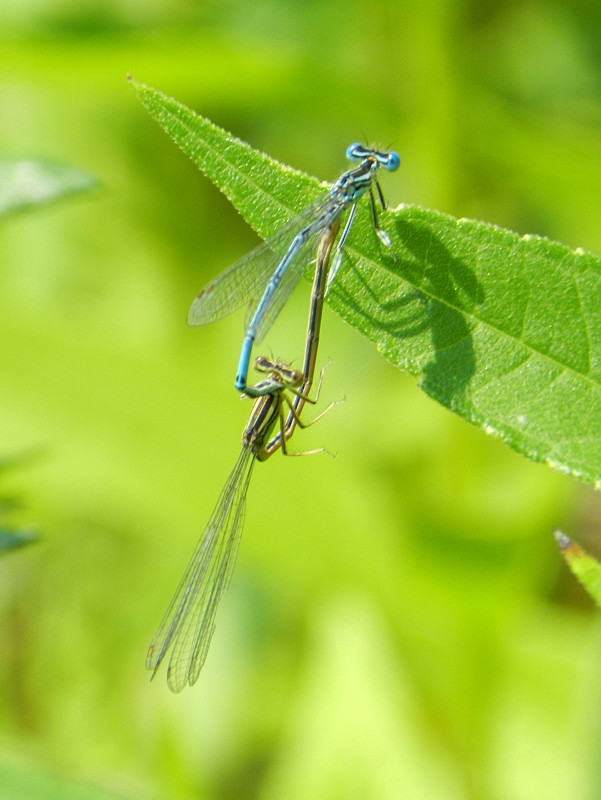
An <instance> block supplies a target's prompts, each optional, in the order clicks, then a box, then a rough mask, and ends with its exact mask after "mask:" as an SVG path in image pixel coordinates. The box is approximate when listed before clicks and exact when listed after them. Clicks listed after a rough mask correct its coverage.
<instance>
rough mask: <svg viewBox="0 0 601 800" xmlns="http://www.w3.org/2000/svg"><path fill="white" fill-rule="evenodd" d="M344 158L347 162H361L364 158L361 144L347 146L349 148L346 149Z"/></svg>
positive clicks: (363, 149)
mask: <svg viewBox="0 0 601 800" xmlns="http://www.w3.org/2000/svg"><path fill="white" fill-rule="evenodd" d="M346 157H347V158H348V160H349V161H361V160H362V159H363V158H365V148H364V147H363V145H362V144H361V142H355V143H354V144H349V146H348V147H347V148H346Z"/></svg>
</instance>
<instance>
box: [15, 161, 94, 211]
mask: <svg viewBox="0 0 601 800" xmlns="http://www.w3.org/2000/svg"><path fill="white" fill-rule="evenodd" d="M95 185H96V182H95V180H94V178H92V176H91V175H88V174H87V173H85V172H82V171H81V170H78V169H74V168H73V167H67V166H64V165H63V164H53V163H52V162H48V161H36V160H35V159H24V158H7V157H1V156H0V217H3V216H6V215H7V214H10V213H11V212H15V211H25V210H31V209H33V208H35V207H36V206H40V205H46V204H47V203H52V202H54V201H56V200H60V199H61V198H64V197H69V196H70V195H72V194H77V193H79V192H86V191H89V190H90V189H92V188H94V187H95Z"/></svg>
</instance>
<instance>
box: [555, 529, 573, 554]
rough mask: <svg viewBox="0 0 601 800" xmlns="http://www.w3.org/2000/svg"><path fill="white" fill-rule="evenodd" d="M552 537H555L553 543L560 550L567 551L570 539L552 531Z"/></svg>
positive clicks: (560, 532) (558, 531)
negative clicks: (555, 543)
mask: <svg viewBox="0 0 601 800" xmlns="http://www.w3.org/2000/svg"><path fill="white" fill-rule="evenodd" d="M553 536H554V537H555V541H556V542H557V544H558V545H559V549H560V550H567V548H568V547H569V546H570V545H571V544H572V540H571V539H570V537H569V536H566V535H565V533H563V532H562V531H560V530H554V531H553Z"/></svg>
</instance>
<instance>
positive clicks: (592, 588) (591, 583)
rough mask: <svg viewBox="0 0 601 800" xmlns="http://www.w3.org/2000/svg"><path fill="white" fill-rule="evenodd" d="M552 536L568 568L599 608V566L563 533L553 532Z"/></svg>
mask: <svg viewBox="0 0 601 800" xmlns="http://www.w3.org/2000/svg"><path fill="white" fill-rule="evenodd" d="M554 535H555V539H556V541H557V544H558V545H559V549H560V551H561V554H562V556H563V557H564V558H565V560H566V563H567V565H568V567H569V568H570V570H571V571H572V572H573V573H574V575H575V576H576V578H578V580H579V581H580V583H581V584H582V585H583V586H584V588H585V589H586V591H587V592H588V593H589V594H590V596H591V597H592V598H593V600H594V601H595V603H596V604H597V605H598V606H600V607H601V564H600V563H599V562H598V561H597V559H596V558H593V557H592V556H591V555H590V554H589V553H587V552H586V550H584V549H583V548H582V547H580V545H579V544H576V542H574V541H572V540H571V539H570V538H569V536H566V535H565V533H562V532H561V531H555V534H554Z"/></svg>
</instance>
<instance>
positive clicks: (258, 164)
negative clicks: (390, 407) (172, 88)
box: [131, 80, 601, 483]
mask: <svg viewBox="0 0 601 800" xmlns="http://www.w3.org/2000/svg"><path fill="white" fill-rule="evenodd" d="M131 83H132V86H133V87H134V89H135V91H136V92H137V94H138V97H139V98H140V100H141V101H142V103H143V104H144V106H145V107H146V109H147V110H148V111H149V113H150V114H151V116H153V117H154V118H155V119H156V120H157V121H158V122H159V123H160V125H162V127H163V128H164V129H165V131H166V132H167V133H168V134H169V135H170V136H171V137H172V139H173V140H174V141H175V142H176V143H177V144H178V145H179V146H180V147H181V148H182V150H184V152H185V153H186V154H187V155H188V156H189V157H190V158H191V159H192V160H193V161H194V163H195V164H197V166H198V167H199V168H200V169H201V170H202V171H203V172H204V173H205V174H206V175H207V176H208V177H209V178H210V179H211V180H212V181H213V182H214V183H215V184H216V185H217V186H218V187H219V188H220V189H221V190H222V191H223V192H224V193H225V194H226V196H227V197H228V198H229V199H230V200H231V202H232V203H233V204H234V206H235V207H236V208H237V209H238V211H239V212H240V213H241V214H242V215H243V216H244V218H245V219H246V220H247V221H248V222H249V224H250V225H251V226H252V227H253V228H254V229H255V230H256V231H257V232H258V233H259V234H260V235H261V236H262V237H264V238H266V237H268V236H271V235H272V234H273V233H275V231H276V230H277V229H278V227H280V226H281V225H282V224H283V223H284V222H285V221H286V220H287V219H289V218H290V217H291V216H292V215H294V214H296V213H298V212H299V211H300V210H302V208H303V207H304V206H305V205H306V204H307V203H309V202H310V201H312V200H314V199H315V198H316V197H318V196H319V195H320V193H322V192H323V191H324V189H323V186H324V185H323V184H320V183H319V182H318V181H317V180H316V179H315V178H311V177H309V176H307V175H304V174H302V173H300V172H297V171H296V170H293V169H291V168H290V167H286V166H284V165H282V164H279V163H278V162H277V161H274V160H273V159H271V158H269V157H268V156H266V155H264V154H263V153H260V152H258V151H256V150H253V149H252V148H251V147H250V146H249V145H247V144H245V143H244V142H242V141H240V140H239V139H236V138H235V137H233V136H232V135H231V134H229V133H227V131H224V130H223V129H221V128H218V127H217V126H215V125H214V124H213V123H211V122H210V121H208V120H206V119H204V118H202V117H199V116H198V115H196V114H195V113H194V112H192V111H191V110H190V109H188V108H186V107H185V106H183V105H181V104H180V103H178V102H177V101H175V100H173V99H171V98H169V97H166V96H165V95H163V94H161V93H160V92H157V91H156V90H154V89H151V88H150V87H148V86H145V85H144V84H140V83H138V82H136V81H134V80H132V81H131ZM359 205H360V208H359V209H358V213H357V219H356V221H355V224H354V225H353V228H352V231H351V234H350V236H349V238H348V242H347V245H346V246H345V258H344V260H343V265H342V268H341V270H340V273H339V275H338V277H337V278H336V280H335V282H334V285H333V287H332V291H331V293H330V297H329V303H330V305H331V307H332V308H333V309H334V310H335V311H336V312H337V313H338V314H339V315H340V316H341V317H343V319H345V320H346V321H347V322H348V323H349V324H351V325H352V326H353V327H355V328H356V329H357V330H359V331H361V332H362V333H363V334H364V335H365V336H367V337H368V338H369V339H371V340H372V341H373V342H375V344H376V345H377V348H378V350H379V351H380V352H381V353H382V355H384V357H385V358H386V359H388V361H390V362H391V363H392V364H394V365H395V366H397V367H400V368H402V369H404V370H406V371H408V372H409V373H411V374H412V375H416V376H419V377H420V379H421V386H422V388H423V389H424V391H426V392H427V393H428V394H429V395H430V396H432V397H433V398H435V399H436V400H438V401H439V402H440V403H442V404H443V405H444V406H446V407H447V408H450V409H451V410H453V411H454V412H455V413H457V414H459V415H460V416H462V417H463V418H464V419H466V420H467V421H468V422H471V423H472V424H474V425H477V426H478V427H480V428H482V429H483V430H485V431H486V432H487V433H489V434H493V435H495V436H497V437H499V438H500V439H502V440H503V441H504V442H506V443H507V444H508V445H509V446H511V447H512V448H513V449H514V450H517V451H518V452H519V453H521V454H523V455H525V456H526V457H527V458H530V459H531V460H533V461H540V462H544V463H547V464H548V465H549V466H551V467H552V468H554V469H556V470H559V471H561V472H565V473H569V474H572V475H575V476H577V477H579V478H582V479H584V480H588V481H591V482H596V483H601V387H600V378H601V261H600V260H599V258H597V257H595V256H593V255H590V254H588V253H585V252H583V251H580V250H576V251H574V250H570V249H569V248H568V247H565V246H563V245H561V244H558V243H556V242H551V241H549V240H547V239H544V238H541V237H538V236H529V235H528V236H519V235H517V234H515V233H512V232H511V231H507V230H503V229H501V228H498V227H495V226H494V225H489V224H486V223H482V222H477V221H474V220H468V219H454V218H453V217H450V216H448V215H446V214H441V213H438V212H436V211H429V210H426V209H422V208H418V207H416V206H405V205H402V206H399V207H398V208H397V209H395V210H393V211H390V212H388V213H386V214H383V215H382V223H383V227H385V229H386V230H387V231H388V233H389V235H390V237H391V240H392V247H391V248H390V250H388V248H385V247H383V246H382V244H381V243H380V242H379V240H378V238H377V237H376V236H375V235H374V231H373V225H372V223H371V219H370V213H369V208H368V204H367V203H360V204H359ZM224 266H227V265H224ZM386 402H390V398H386Z"/></svg>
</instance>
